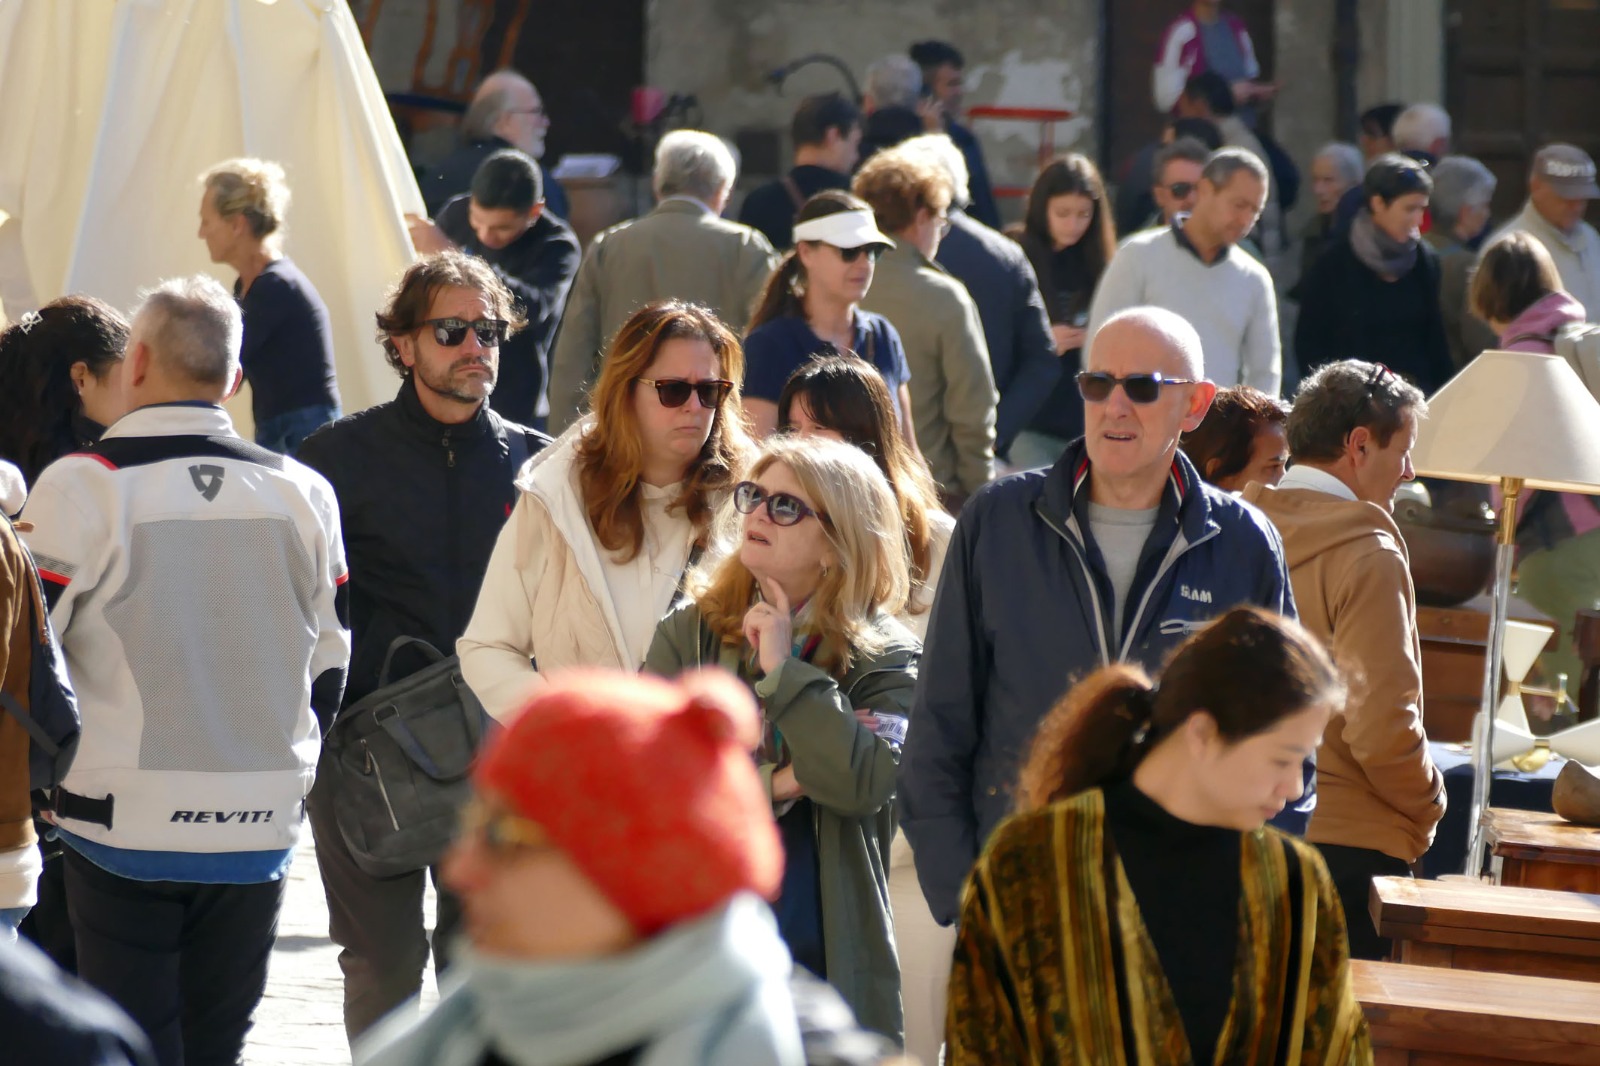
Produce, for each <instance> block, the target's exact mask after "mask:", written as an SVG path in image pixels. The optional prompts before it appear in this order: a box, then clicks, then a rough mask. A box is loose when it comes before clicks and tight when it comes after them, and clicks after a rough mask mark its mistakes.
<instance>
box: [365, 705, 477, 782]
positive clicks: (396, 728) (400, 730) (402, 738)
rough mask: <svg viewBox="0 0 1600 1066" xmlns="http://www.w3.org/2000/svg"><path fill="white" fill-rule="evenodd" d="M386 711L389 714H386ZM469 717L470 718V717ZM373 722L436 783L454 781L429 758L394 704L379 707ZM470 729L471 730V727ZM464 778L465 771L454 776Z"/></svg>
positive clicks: (374, 714) (373, 714)
mask: <svg viewBox="0 0 1600 1066" xmlns="http://www.w3.org/2000/svg"><path fill="white" fill-rule="evenodd" d="M385 711H387V712H388V713H387V714H385V713H384V712H385ZM468 717H470V715H469V716H468ZM372 720H373V721H375V722H377V723H378V725H379V726H381V727H382V728H383V731H384V732H385V733H387V734H389V739H390V740H392V741H394V742H395V743H396V744H397V745H399V747H400V750H401V751H402V752H404V753H405V756H406V758H408V759H410V760H411V761H412V763H414V764H415V765H416V767H417V769H419V770H421V771H422V772H423V773H425V774H427V775H428V776H429V777H431V778H433V779H434V780H435V781H446V780H451V779H452V775H450V774H446V773H445V772H444V771H443V770H441V769H439V766H438V764H437V763H435V762H434V761H433V759H432V758H430V757H429V755H428V753H427V752H426V751H423V750H422V745H421V744H418V743H417V738H416V736H415V735H414V734H413V733H412V732H411V730H410V729H408V728H406V723H405V721H404V719H402V718H401V717H400V712H399V711H397V710H395V708H394V705H393V704H388V705H385V706H383V707H379V708H378V709H377V710H376V711H374V712H373V713H372ZM468 728H469V729H470V728H471V727H468ZM463 776H465V771H463V772H462V773H461V774H456V775H454V777H456V778H459V777H463Z"/></svg>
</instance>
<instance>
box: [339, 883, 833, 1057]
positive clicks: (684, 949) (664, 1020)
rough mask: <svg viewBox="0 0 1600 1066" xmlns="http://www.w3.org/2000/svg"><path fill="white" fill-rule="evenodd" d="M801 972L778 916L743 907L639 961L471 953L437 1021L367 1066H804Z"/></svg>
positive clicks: (395, 1035) (742, 902)
mask: <svg viewBox="0 0 1600 1066" xmlns="http://www.w3.org/2000/svg"><path fill="white" fill-rule="evenodd" d="M792 966H793V963H792V962H791V961H790V958H789V952H788V949H787V948H785V947H784V945H783V941H782V940H781V939H780V938H779V936H778V931H777V927H776V925H775V923H774V922H773V919H772V913H771V911H770V910H769V909H768V907H767V905H766V904H765V903H764V902H762V901H761V900H760V899H759V898H757V897H756V896H754V895H750V894H741V895H738V896H735V897H734V898H733V899H731V900H730V901H729V902H728V903H727V904H726V905H724V906H723V907H722V908H720V909H719V910H717V911H714V912H712V913H711V914H709V915H706V916H705V917H703V918H700V919H697V920H695V921H693V922H688V923H685V924H683V925H679V926H676V927H674V928H672V929H669V930H667V931H666V932H664V933H662V934H661V935H659V936H657V937H656V938H654V939H653V940H650V941H648V942H646V943H644V944H642V945H640V946H639V947H637V948H634V949H633V950H631V951H628V952H626V953H624V954H621V955H614V956H608V957H606V958H601V959H592V960H585V961H579V962H563V963H532V962H525V961H517V960H510V959H504V958H496V957H492V956H486V955H481V954H478V953H476V952H474V951H472V950H471V949H470V948H459V949H457V952H456V962H455V965H454V966H453V967H452V968H451V970H450V974H449V976H448V977H447V978H446V981H445V991H444V994H443V996H442V998H441V999H440V1001H439V1005H438V1007H436V1008H435V1009H434V1011H433V1013H431V1014H429V1015H428V1016H427V1017H426V1018H424V1019H422V1021H421V1022H411V1021H410V1020H409V1019H404V1018H397V1019H393V1020H392V1022H389V1023H383V1024H380V1025H379V1026H378V1027H377V1029H376V1030H374V1031H373V1033H372V1035H371V1036H369V1037H367V1038H366V1039H364V1040H363V1041H362V1042H361V1043H360V1044H359V1045H358V1046H357V1047H356V1056H355V1058H356V1062H357V1063H358V1064H359V1066H479V1064H480V1063H481V1062H482V1060H483V1058H484V1056H485V1055H486V1054H487V1053H488V1052H489V1051H490V1050H491V1049H493V1050H494V1051H495V1052H497V1053H498V1054H500V1055H501V1056H502V1057H503V1058H505V1059H506V1061H508V1062H510V1063H513V1064H514V1066H587V1064H589V1063H594V1062H598V1061H600V1060H602V1059H605V1058H606V1057H608V1056H610V1055H615V1054H617V1053H618V1052H621V1051H626V1050H628V1049H630V1048H635V1047H640V1046H643V1047H644V1049H645V1050H644V1053H643V1055H642V1056H641V1058H640V1059H639V1066H688V1064H691V1063H692V1064H695V1066H700V1064H705V1066H724V1064H726V1066H735V1064H737V1066H800V1064H801V1063H803V1062H804V1055H803V1053H802V1052H801V1048H800V1034H799V1026H798V1023H797V1022H796V1021H795V1012H794V1001H793V998H792V996H791V994H790V992H789V973H790V970H791V969H792Z"/></svg>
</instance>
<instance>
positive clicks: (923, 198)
mask: <svg viewBox="0 0 1600 1066" xmlns="http://www.w3.org/2000/svg"><path fill="white" fill-rule="evenodd" d="M850 191H851V192H853V193H855V194H856V195H857V196H859V197H861V198H862V199H863V200H865V201H866V202H867V203H869V204H871V205H872V213H873V214H875V215H877V216H878V228H879V229H881V230H883V231H884V232H885V233H891V234H892V233H900V232H902V231H903V230H905V229H907V228H909V227H910V226H911V225H912V224H913V223H915V222H916V221H917V212H918V211H920V210H922V209H923V208H927V209H928V210H929V211H932V212H934V213H935V214H938V213H939V212H941V211H946V210H949V208H950V201H951V199H952V198H953V197H954V196H955V187H954V186H953V185H952V184H951V182H950V175H949V174H948V173H947V172H946V171H945V169H944V168H943V167H941V166H939V165H938V164H936V163H934V162H933V161H931V160H930V159H928V158H927V157H926V156H924V155H921V154H919V153H916V152H908V151H905V150H903V149H901V148H886V149H884V150H883V151H881V152H878V153H877V154H876V155H874V156H873V157H872V158H871V159H868V160H867V161H866V163H865V164H863V166H862V167H861V169H860V170H858V171H857V172H856V176H855V180H854V181H852V182H851V183H850Z"/></svg>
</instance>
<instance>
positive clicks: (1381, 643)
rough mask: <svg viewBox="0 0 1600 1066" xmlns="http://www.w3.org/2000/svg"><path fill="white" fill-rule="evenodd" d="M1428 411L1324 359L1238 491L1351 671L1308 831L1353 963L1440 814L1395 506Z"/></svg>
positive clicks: (1305, 610) (1328, 740)
mask: <svg viewBox="0 0 1600 1066" xmlns="http://www.w3.org/2000/svg"><path fill="white" fill-rule="evenodd" d="M1427 413H1428V405H1427V402H1426V401H1425V400H1424V399H1423V396H1422V392H1421V390H1419V389H1418V388H1417V387H1416V386H1414V385H1411V384H1409V383H1407V382H1406V381H1405V380H1404V379H1402V378H1400V377H1399V376H1397V375H1396V374H1394V373H1393V372H1392V371H1391V370H1389V368H1388V367H1386V366H1383V365H1382V364H1377V363H1365V362H1360V361H1357V360H1354V359H1347V360H1343V361H1340V362H1337V363H1330V364H1328V365H1327V366H1325V367H1323V368H1321V369H1320V370H1318V371H1317V372H1316V373H1314V374H1312V375H1311V376H1310V377H1308V378H1307V379H1306V380H1305V382H1304V383H1303V384H1302V385H1301V386H1300V391H1299V392H1298V393H1296V394H1295V400H1294V408H1293V409H1292V410H1291V411H1290V413H1289V454H1290V458H1291V460H1292V465H1291V466H1290V468H1289V472H1288V473H1287V474H1285V475H1284V478H1283V481H1282V482H1281V483H1279V485H1278V487H1277V488H1275V489H1274V488H1269V487H1267V486H1265V485H1261V484H1251V485H1249V486H1247V487H1246V488H1245V490H1244V498H1245V499H1246V500H1248V501H1250V502H1251V503H1253V504H1255V505H1256V506H1257V507H1259V508H1261V510H1262V511H1264V512H1265V513H1266V515H1267V517H1268V518H1270V519H1271V520H1272V522H1273V524H1274V525H1276V526H1277V527H1278V530H1279V531H1280V532H1281V533H1282V534H1283V545H1284V550H1285V552H1286V553H1287V557H1288V562H1289V578H1290V580H1291V582H1292V583H1293V585H1294V592H1295V599H1296V602H1297V603H1298V604H1299V607H1300V612H1301V615H1300V620H1301V621H1302V622H1304V623H1305V626H1306V628H1307V629H1309V630H1311V632H1313V633H1315V634H1316V635H1317V636H1318V637H1320V638H1321V639H1322V640H1323V642H1324V643H1326V644H1327V646H1328V649H1329V651H1331V652H1332V653H1333V657H1334V659H1336V660H1337V661H1338V662H1339V663H1340V664H1341V665H1343V666H1345V667H1346V668H1347V669H1348V670H1349V671H1350V679H1351V692H1350V698H1349V700H1348V702H1347V703H1346V704H1345V707H1344V711H1343V713H1341V714H1337V715H1334V717H1333V719H1332V720H1331V721H1330V722H1329V723H1328V728H1327V732H1326V733H1325V735H1324V736H1323V740H1322V748H1321V751H1320V755H1319V757H1318V769H1317V774H1318V793H1319V796H1318V803H1317V809H1316V810H1315V811H1314V812H1313V813H1312V815H1311V824H1310V826H1309V828H1307V830H1306V839H1307V840H1310V841H1312V842H1313V843H1314V844H1316V845H1317V847H1318V848H1320V849H1321V851H1322V855H1323V858H1324V859H1326V860H1327V863H1328V872H1329V873H1331V874H1332V875H1333V883H1334V887H1335V888H1337V889H1338V891H1339V896H1340V898H1341V900H1342V901H1343V903H1344V916H1345V922H1346V924H1347V925H1348V927H1349V932H1350V954H1351V957H1353V958H1357V959H1382V958H1386V957H1387V956H1388V954H1389V942H1388V941H1387V940H1385V939H1382V938H1380V937H1379V936H1378V931H1377V929H1376V928H1375V927H1374V926H1373V923H1372V916H1371V914H1370V912H1369V909H1368V906H1367V898H1368V895H1369V893H1370V892H1371V888H1372V878H1373V877H1375V876H1380V875H1385V876H1393V877H1408V876H1410V873H1411V864H1412V863H1413V862H1415V861H1416V860H1417V859H1419V858H1421V857H1422V854H1423V852H1425V851H1427V850H1428V848H1429V846H1430V845H1431V844H1432V843H1433V834H1434V829H1435V828H1436V827H1437V826H1438V824H1439V820H1440V819H1441V818H1442V817H1443V816H1444V807H1445V792H1444V777H1443V776H1442V775H1441V774H1440V773H1439V769H1438V767H1436V766H1434V764H1433V760H1432V759H1431V758H1430V757H1429V755H1428V738H1427V735H1426V734H1425V733H1424V732H1423V728H1422V648H1421V644H1420V641H1419V639H1418V636H1417V603H1416V595H1415V593H1414V591H1413V589H1412V585H1411V570H1410V561H1409V557H1408V555H1407V551H1406V542H1405V540H1404V538H1402V537H1401V535H1400V528H1399V527H1398V526H1396V525H1395V522H1394V519H1393V518H1392V517H1391V515H1390V512H1391V511H1392V510H1393V508H1394V494H1395V490H1396V489H1398V488H1399V487H1400V485H1401V484H1402V483H1403V482H1406V481H1410V480H1411V479H1412V478H1413V477H1414V476H1415V471H1413V470H1412V469H1411V449H1412V446H1413V445H1415V444H1416V441H1417V423H1418V422H1419V421H1421V419H1423V418H1425V417H1426V416H1427Z"/></svg>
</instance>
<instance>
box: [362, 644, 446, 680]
mask: <svg viewBox="0 0 1600 1066" xmlns="http://www.w3.org/2000/svg"><path fill="white" fill-rule="evenodd" d="M412 644H415V645H417V647H419V648H420V649H421V650H422V654H423V655H424V656H426V657H427V659H428V661H429V662H430V663H442V662H444V653H443V652H441V651H440V650H439V649H438V648H435V647H434V646H433V645H432V644H429V643H428V642H427V641H425V640H423V639H422V638H421V637H395V638H394V640H392V641H390V643H389V650H388V651H387V652H385V653H384V656H383V666H382V667H381V668H380V669H379V670H378V687H379V688H383V687H384V686H385V685H387V684H388V683H389V668H390V667H391V666H393V665H394V655H395V652H397V651H399V650H400V649H401V648H404V647H407V646H409V645H412Z"/></svg>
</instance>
